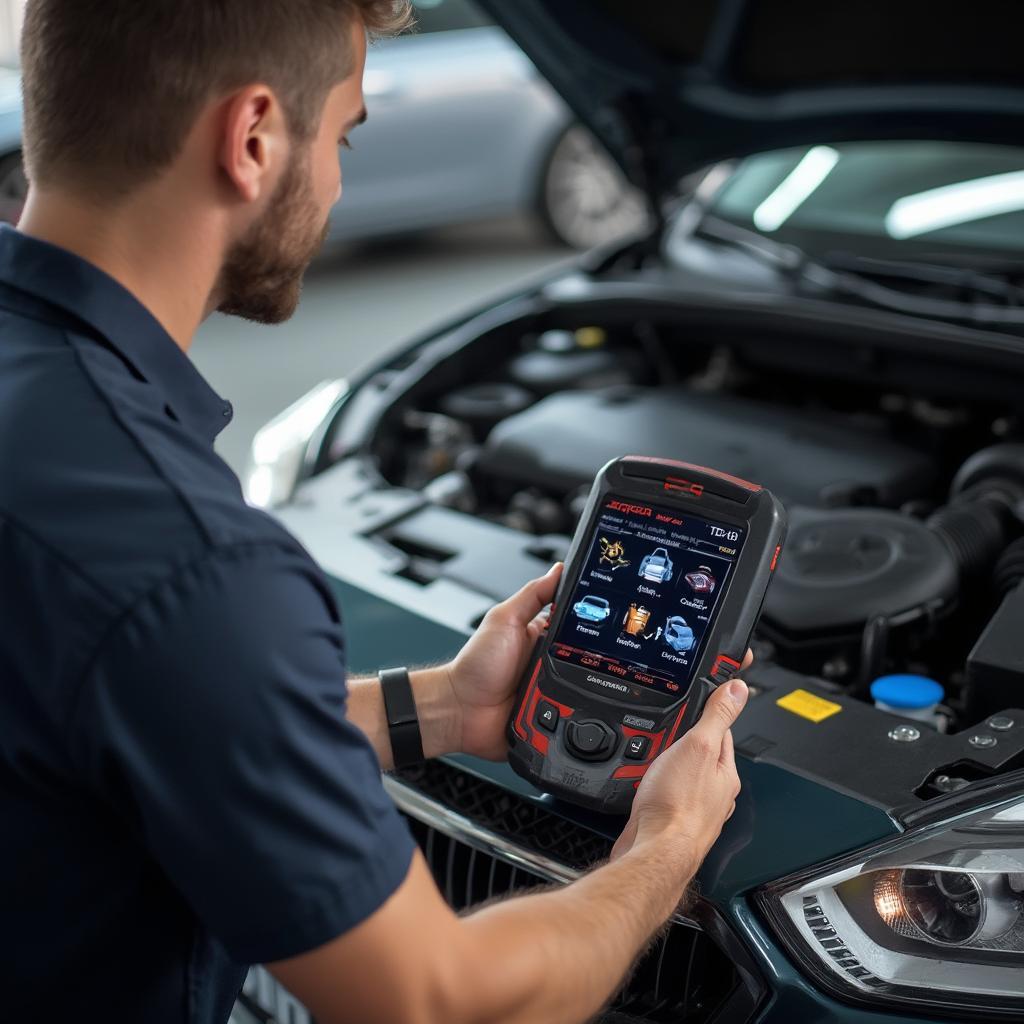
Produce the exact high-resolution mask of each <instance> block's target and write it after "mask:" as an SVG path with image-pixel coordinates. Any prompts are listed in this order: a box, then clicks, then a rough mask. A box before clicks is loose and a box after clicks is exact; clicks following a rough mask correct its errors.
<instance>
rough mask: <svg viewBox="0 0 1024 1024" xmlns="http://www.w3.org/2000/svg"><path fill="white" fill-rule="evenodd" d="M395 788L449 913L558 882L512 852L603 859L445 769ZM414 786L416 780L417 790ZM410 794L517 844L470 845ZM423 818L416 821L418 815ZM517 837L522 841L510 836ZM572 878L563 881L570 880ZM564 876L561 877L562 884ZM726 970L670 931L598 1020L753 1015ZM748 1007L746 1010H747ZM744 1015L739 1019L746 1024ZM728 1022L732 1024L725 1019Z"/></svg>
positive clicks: (703, 940) (550, 823) (683, 934)
mask: <svg viewBox="0 0 1024 1024" xmlns="http://www.w3.org/2000/svg"><path fill="white" fill-rule="evenodd" d="M398 777H399V778H400V780H401V785H400V786H397V787H392V792H393V793H394V794H395V796H396V799H397V800H398V803H399V806H403V804H404V805H405V806H404V810H405V812H406V817H407V819H408V821H409V826H410V828H411V830H412V833H413V835H414V836H415V837H416V841H417V843H418V844H419V846H420V849H421V850H422V851H423V855H424V857H425V859H426V861H427V864H428V865H429V866H430V870H431V871H432V873H433V875H434V879H435V881H436V882H437V886H438V888H439V889H440V890H441V892H442V893H443V894H444V897H445V899H446V900H447V901H448V903H449V904H450V905H451V906H452V907H453V908H454V909H455V910H464V909H466V908H467V907H471V906H473V905H475V904H479V903H482V902H485V901H487V900H490V899H494V898H499V897H503V896H506V895H510V894H517V893H522V892H524V891H526V890H528V889H531V888H534V887H536V886H539V885H544V884H548V883H550V882H551V880H552V878H553V877H554V876H553V875H552V874H551V873H549V872H547V871H545V870H544V869H543V868H542V867H536V866H535V865H533V864H530V863H527V864H526V865H525V866H524V864H523V863H515V862H514V861H515V850H516V849H523V850H529V851H531V852H533V853H541V854H543V855H544V856H545V857H551V858H552V859H562V858H561V856H560V854H562V853H568V854H570V855H572V860H571V861H570V860H569V858H568V857H566V858H565V859H564V860H563V863H568V864H570V865H571V867H572V868H575V869H581V868H585V867H587V866H589V865H591V864H593V863H595V862H596V861H599V860H601V859H603V858H604V857H606V856H607V854H608V851H609V847H610V844H609V843H608V841H607V840H605V839H603V838H602V837H600V836H595V835H594V834H593V833H590V832H588V831H587V830H585V829H582V828H580V827H579V826H578V825H574V824H573V823H571V822H567V821H565V820H564V819H561V818H559V817H557V816H556V815H553V814H551V813H549V812H548V811H546V810H545V809H544V808H542V807H538V806H537V805H535V804H532V803H531V802H530V801H528V800H524V799H522V798H521V797H518V796H516V795H515V794H512V793H508V792H506V791H505V790H503V789H501V787H499V786H495V785H493V784H492V783H488V782H486V781H484V780H482V779H478V778H476V777H475V776H472V775H469V774H468V773H466V772H462V771H460V770H459V769H457V768H453V767H451V766H450V765H446V764H443V763H441V762H433V763H431V764H427V765H421V766H417V767H416V768H415V769H411V770H404V771H402V772H401V773H400V775H399V776H398ZM414 780H415V781H414ZM405 787H410V788H411V789H413V790H416V791H418V793H419V794H420V795H422V796H427V797H429V798H430V799H431V800H433V801H436V802H437V803H440V804H442V805H443V806H444V807H445V808H447V809H448V810H450V811H453V812H455V813H456V814H458V815H459V816H460V817H462V818H467V819H469V820H470V822H471V823H472V824H473V825H476V826H479V827H482V828H484V829H486V830H487V831H488V832H491V833H493V834H494V835H496V836H500V837H503V838H507V839H509V840H512V839H514V840H515V844H514V847H512V846H511V845H510V848H509V849H507V850H505V851H504V852H503V851H502V850H499V849H496V848H491V849H487V848H486V847H487V844H486V843H480V842H477V841H476V840H475V839H474V838H473V837H472V836H467V838H465V839H464V838H463V837H462V836H461V835H459V834H458V828H457V827H454V828H453V827H452V822H451V821H446V822H443V823H439V825H438V826H435V824H433V823H431V822H429V821H427V820H423V818H424V817H427V815H425V814H423V811H422V807H420V808H416V807H413V806H412V804H410V803H409V801H408V800H403V799H402V789H404V788H405ZM417 815H420V816H417ZM517 828H521V829H522V831H521V832H518V833H517V832H516V829H517ZM574 873H575V872H569V873H568V876H571V874H574ZM568 876H565V877H568ZM739 989H740V977H739V974H738V972H737V970H736V968H735V966H734V965H733V963H732V961H731V960H730V959H729V957H727V956H726V954H725V953H724V952H723V951H722V950H721V949H720V948H719V947H718V946H717V945H716V944H715V943H714V942H713V941H712V940H711V939H710V938H709V937H708V935H706V934H705V933H704V932H703V931H701V930H699V929H697V928H695V927H692V926H690V925H687V924H682V923H675V924H673V925H671V926H670V928H669V929H668V931H667V932H666V933H665V934H664V935H663V936H662V938H660V939H659V940H658V941H657V942H656V943H655V945H654V946H653V947H652V948H651V949H650V950H649V951H648V952H647V953H646V954H645V956H644V957H643V958H642V959H641V960H640V962H639V963H638V964H637V966H636V968H635V970H634V972H633V974H632V976H631V978H630V980H629V982H628V983H627V985H626V986H625V987H624V989H623V990H622V992H621V993H620V994H619V995H618V997H617V998H616V999H615V1001H614V1003H613V1004H612V1005H611V1006H610V1007H609V1009H608V1010H607V1011H606V1012H605V1014H604V1016H602V1017H601V1021H602V1022H603V1024H627V1022H636V1021H662V1022H686V1024H703V1022H706V1021H711V1020H713V1019H715V1018H716V1015H717V1014H718V1012H719V1010H721V1009H722V1008H723V1007H724V1006H725V1005H726V1004H730V1007H731V1008H735V1007H737V1005H738V1004H740V1005H744V1006H745V1007H748V1006H749V1002H748V1000H747V999H746V998H737V997H742V996H743V995H744V994H743V993H741V992H740V991H739ZM750 1008H752V1007H750ZM745 1016H746V1013H741V1017H745ZM730 1019H737V1018H733V1017H731V1015H730Z"/></svg>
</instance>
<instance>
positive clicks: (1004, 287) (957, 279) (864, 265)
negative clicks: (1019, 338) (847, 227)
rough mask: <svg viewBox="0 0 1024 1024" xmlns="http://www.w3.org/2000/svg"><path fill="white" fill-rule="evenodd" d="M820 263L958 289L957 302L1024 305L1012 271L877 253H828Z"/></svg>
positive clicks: (868, 273) (913, 282)
mask: <svg viewBox="0 0 1024 1024" xmlns="http://www.w3.org/2000/svg"><path fill="white" fill-rule="evenodd" d="M821 262H822V264H823V265H824V266H826V267H828V268H829V269H830V270H838V271H846V270H848V271H850V272H852V273H854V274H862V275H864V276H866V277H870V278H883V279H887V280H893V281H906V282H907V283H909V284H919V285H924V286H925V287H929V286H934V287H938V288H946V289H948V290H950V291H951V292H959V293H960V298H959V300H954V301H961V302H967V303H969V302H972V301H976V300H977V299H978V298H979V297H981V298H985V299H989V300H991V301H993V302H994V303H996V304H998V305H1006V306H1022V305H1024V288H1022V287H1021V286H1020V285H1018V284H1015V283H1014V282H1013V281H1012V280H1011V279H1010V276H1009V274H1007V275H1006V276H1001V275H999V274H996V273H992V272H987V273H986V272H982V271H979V270H976V269H974V268H972V267H957V266H950V265H948V264H940V263H923V262H920V261H915V260H900V259H883V258H880V257H875V256H861V255H859V254H858V253H854V252H833V253H829V254H828V255H826V256H825V257H824V258H823V259H822V260H821Z"/></svg>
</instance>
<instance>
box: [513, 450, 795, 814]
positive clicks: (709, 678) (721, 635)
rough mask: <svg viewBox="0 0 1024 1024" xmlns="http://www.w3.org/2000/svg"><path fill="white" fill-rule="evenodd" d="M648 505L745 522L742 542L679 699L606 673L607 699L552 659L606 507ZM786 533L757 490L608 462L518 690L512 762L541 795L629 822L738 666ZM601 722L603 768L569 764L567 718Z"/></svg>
mask: <svg viewBox="0 0 1024 1024" xmlns="http://www.w3.org/2000/svg"><path fill="white" fill-rule="evenodd" d="M612 496H614V497H615V498H620V499H626V500H631V501H636V502H638V503H642V502H649V503H651V504H656V505H659V506H661V507H663V508H667V509H671V510H677V511H678V512H680V513H681V514H689V515H691V516H697V517H699V518H702V519H709V520H714V521H716V522H719V523H725V524H732V525H736V526H742V527H744V529H745V530H746V537H745V540H744V543H743V546H742V548H741V550H740V553H739V557H738V558H737V560H736V562H735V564H734V567H733V570H732V573H731V576H730V579H729V581H728V583H727V591H726V593H725V594H724V595H723V597H722V598H721V599H720V602H719V605H718V607H717V609H716V611H715V614H714V616H713V619H712V621H711V623H710V630H709V632H708V634H707V635H706V638H705V641H704V645H703V649H702V651H701V654H700V657H699V660H698V663H697V665H696V666H695V667H694V671H693V675H692V677H691V678H692V682H691V684H690V686H689V688H688V689H687V691H686V692H685V693H682V694H665V693H661V692H660V691H657V690H651V689H648V688H646V687H644V686H642V685H640V684H634V683H632V682H630V681H628V680H624V679H619V678H614V679H612V678H611V677H607V683H608V684H610V685H608V687H607V695H605V693H604V692H602V691H601V690H600V689H599V686H598V685H595V683H593V682H588V681H587V677H588V676H590V677H592V678H593V677H595V676H597V677H602V676H605V675H606V674H605V673H602V672H599V671H597V670H595V669H587V668H584V667H582V666H579V665H573V664H569V663H567V662H565V661H562V660H560V659H557V658H553V657H552V656H551V655H550V653H549V648H550V644H551V638H552V637H554V636H556V635H558V633H559V631H560V629H561V625H562V619H563V618H564V617H565V615H566V614H567V613H568V612H569V608H568V603H569V600H570V598H571V596H572V594H573V592H574V591H575V589H576V584H577V581H578V578H579V575H580V573H581V572H582V571H583V568H584V564H585V562H586V558H587V553H588V550H589V541H590V538H591V536H592V534H593V531H594V529H595V527H596V524H597V520H598V519H599V517H600V515H601V513H602V510H603V509H604V507H605V503H606V500H607V499H608V498H610V497H612ZM785 532H786V514H785V510H784V509H783V507H782V505H781V503H780V502H779V501H778V500H777V499H776V498H775V497H774V496H773V495H772V494H771V493H770V492H769V491H768V490H766V489H765V488H764V487H761V486H759V485H758V484H753V483H750V482H748V481H746V480H741V479H739V478H738V477H734V476H729V475H728V474H725V473H719V472H717V471H716V470H713V469H705V468H704V467H702V466H693V465H690V464H689V463H685V462H673V461H670V460H667V459H653V458H647V457H645V456H639V455H627V456H624V457H622V458H620V459H615V460H613V461H612V462H609V463H608V464H607V465H606V466H605V467H604V468H603V469H602V470H601V472H600V473H598V475H597V478H596V479H595V481H594V486H593V488H592V489H591V492H590V497H589V498H588V499H587V505H586V508H585V509H584V512H583V515H582V517H581V518H580V525H579V527H578V529H577V530H576V534H575V536H574V537H573V541H572V546H571V547H570V549H569V553H568V555H567V557H566V564H565V570H564V572H563V574H562V579H561V582H560V584H559V587H558V591H557V593H556V594H555V599H554V601H553V602H552V606H551V615H550V619H549V624H548V629H547V630H546V632H545V635H544V636H543V637H541V639H540V640H539V641H538V643H537V645H536V648H535V649H534V652H533V654H532V656H531V658H530V661H529V663H528V666H527V670H526V673H525V674H524V676H523V679H522V681H521V683H520V687H519V692H518V696H517V698H516V703H515V707H514V710H513V712H512V716H511V718H510V720H509V727H508V734H509V741H510V745H511V749H510V752H509V763H510V764H511V765H512V768H513V769H514V770H515V771H516V772H517V773H518V774H519V775H521V776H523V778H525V779H528V780H529V781H530V782H532V783H533V784H534V785H536V786H537V787H539V788H540V789H543V790H546V791H547V792H549V793H552V794H554V795H556V796H559V797H561V798H563V799H565V800H568V801H570V802H572V803H575V804H580V805H582V806H584V807H589V808H592V809H594V810H598V811H603V812H605V813H608V814H628V813H629V809H630V806H631V804H632V801H633V794H634V792H635V791H636V788H637V786H639V785H640V780H641V779H642V778H643V776H644V773H645V772H646V771H647V768H648V767H649V766H650V764H651V762H652V761H653V760H654V759H655V758H656V757H657V756H658V754H660V753H661V752H662V751H663V750H665V749H666V748H667V747H668V746H669V745H671V744H672V743H674V742H675V741H676V740H678V739H679V738H680V737H681V736H682V735H683V734H684V733H685V732H686V731H687V729H689V728H690V727H691V726H692V725H693V724H694V723H695V722H696V721H697V719H698V718H699V717H700V713H701V711H702V710H703V708H704V703H705V702H706V701H707V699H708V697H709V696H710V694H711V693H712V692H713V691H714V689H715V688H716V686H718V685H719V684H721V683H724V682H726V681H728V680H729V679H731V678H732V677H733V676H734V675H735V674H736V673H737V672H738V670H739V668H740V665H741V663H742V660H743V656H744V654H745V653H746V650H747V646H748V644H749V642H750V636H751V634H752V633H753V631H754V626H755V625H756V624H757V620H758V616H759V615H760V614H761V607H762V605H763V604H764V598H765V593H766V592H767V589H768V584H769V581H770V580H771V576H772V572H773V571H774V569H775V565H776V563H777V562H778V558H779V552H780V550H781V548H782V543H783V540H784V537H785ZM542 701H544V702H547V703H548V704H550V705H554V706H555V707H556V708H557V709H558V714H559V719H558V722H557V724H556V726H555V728H554V730H553V731H550V730H549V729H547V728H543V727H542V726H540V725H538V723H537V721H536V715H537V709H538V706H539V705H540V703H541V702H542ZM595 720H596V721H599V722H602V723H603V724H604V725H605V726H607V727H608V728H610V729H611V730H612V731H613V732H614V733H615V736H616V738H615V741H614V742H615V745H614V749H613V750H612V752H611V754H610V756H608V758H607V759H606V760H602V761H600V762H596V763H595V762H592V761H588V760H583V759H581V758H579V757H577V756H575V755H574V754H573V753H572V752H571V751H570V750H569V748H568V745H567V744H566V740H565V736H566V729H567V727H568V726H569V723H570V722H576V723H581V722H592V721H595ZM638 735H640V736H646V737H648V739H649V741H650V742H649V746H648V750H647V753H646V757H645V759H644V760H642V761H636V760H630V759H627V758H626V757H625V750H626V744H627V743H628V742H629V741H630V739H631V738H632V737H634V736H638Z"/></svg>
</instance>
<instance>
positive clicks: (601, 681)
mask: <svg viewBox="0 0 1024 1024" xmlns="http://www.w3.org/2000/svg"><path fill="white" fill-rule="evenodd" d="M587 682H588V683H597V685H598V686H609V687H611V688H612V689H613V690H621V691H622V692H623V693H629V687H628V686H624V685H623V684H622V683H613V682H612V681H611V680H610V679H602V678H601V677H600V676H587Z"/></svg>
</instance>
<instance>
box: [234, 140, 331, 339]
mask: <svg viewBox="0 0 1024 1024" xmlns="http://www.w3.org/2000/svg"><path fill="white" fill-rule="evenodd" d="M319 219H320V213H319V211H318V210H317V206H316V202H315V200H314V198H313V188H312V185H311V184H310V181H309V157H308V155H307V154H299V155H297V156H296V157H294V158H293V160H292V162H291V163H290V164H289V166H288V168H287V170H286V171H285V173H284V176H283V177H282V179H281V181H280V182H279V184H278V186H277V189H276V190H275V192H274V195H273V196H272V197H271V200H270V205H269V206H268V207H267V210H266V213H264V215H263V217H262V218H261V219H260V220H258V221H257V222H256V223H255V224H253V225H252V227H251V228H250V229H249V231H248V232H247V233H246V235H245V237H244V238H242V239H241V240H240V241H238V242H236V243H235V245H234V246H232V248H231V250H230V252H229V253H228V256H227V259H226V260H225V262H224V266H223V268H222V269H221V274H220V282H219V292H220V295H221V296H222V298H221V301H220V304H219V305H218V306H217V308H218V310H220V312H221V313H227V314H229V315H230V316H240V317H244V318H245V319H246V320H255V321H256V322H257V323H261V324H279V323H282V322H283V321H285V320H287V319H288V318H289V317H290V316H291V315H292V314H293V313H294V312H295V308H296V306H298V304H299V296H300V295H301V294H302V276H303V274H305V272H306V268H307V267H308V266H309V264H310V263H311V262H312V260H313V257H314V256H316V254H317V253H318V252H319V251H320V249H321V247H322V246H323V244H324V240H325V239H326V238H327V233H328V224H327V223H324V224H322V225H320V224H319V223H318V222H319Z"/></svg>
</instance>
